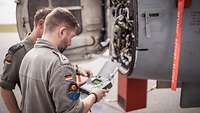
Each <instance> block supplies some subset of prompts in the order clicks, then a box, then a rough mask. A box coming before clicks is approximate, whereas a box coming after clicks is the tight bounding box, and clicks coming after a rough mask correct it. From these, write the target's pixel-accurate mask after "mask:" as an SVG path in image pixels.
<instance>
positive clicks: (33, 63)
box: [19, 8, 106, 113]
mask: <svg viewBox="0 0 200 113" xmlns="http://www.w3.org/2000/svg"><path fill="white" fill-rule="evenodd" d="M77 28H79V26H78V23H77V20H76V19H75V17H74V16H73V15H72V14H71V13H70V12H69V11H68V10H66V9H64V8H56V9H54V10H53V11H52V12H51V13H50V14H49V15H48V16H47V17H46V20H45V24H44V34H43V36H42V39H40V40H38V41H37V42H36V44H35V46H34V48H33V49H32V50H30V51H29V52H28V53H27V54H26V55H25V57H24V59H23V61H22V64H21V67H20V71H19V76H20V84H21V89H22V113H87V112H88V111H89V110H90V108H91V107H92V105H93V104H94V103H95V102H97V101H99V100H100V99H101V98H102V97H103V96H105V93H106V91H105V90H98V89H96V90H94V91H92V93H91V94H90V95H89V96H88V97H86V98H85V99H84V100H80V99H79V96H80V92H79V87H78V85H77V84H76V83H75V81H74V80H66V79H65V77H66V75H72V76H74V75H75V74H76V72H75V69H74V67H73V66H72V65H71V64H70V62H69V60H68V59H67V57H65V56H64V55H62V54H61V53H60V52H59V49H61V48H66V47H68V46H69V45H70V44H71V39H72V38H73V37H74V36H75V35H76V30H77Z"/></svg>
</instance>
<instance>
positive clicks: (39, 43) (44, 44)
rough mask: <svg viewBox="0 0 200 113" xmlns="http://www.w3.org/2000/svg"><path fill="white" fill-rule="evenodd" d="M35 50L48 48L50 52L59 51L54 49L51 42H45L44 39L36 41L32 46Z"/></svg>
mask: <svg viewBox="0 0 200 113" xmlns="http://www.w3.org/2000/svg"><path fill="white" fill-rule="evenodd" d="M34 47H35V48H40V47H45V48H49V49H52V50H55V51H57V52H59V50H58V49H57V48H55V47H54V46H53V45H52V44H51V42H49V41H48V40H45V39H38V40H37V41H36V44H35V45H34Z"/></svg>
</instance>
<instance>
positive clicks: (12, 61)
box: [0, 8, 51, 113]
mask: <svg viewBox="0 0 200 113" xmlns="http://www.w3.org/2000/svg"><path fill="white" fill-rule="evenodd" d="M50 12H51V9H48V8H44V9H40V10H38V11H37V12H36V14H35V16H34V29H33V32H31V34H29V35H27V37H26V38H25V40H23V41H21V42H20V43H18V44H15V45H13V46H12V47H10V48H9V50H8V52H7V54H6V56H5V59H4V67H3V73H2V74H1V79H0V87H1V96H2V98H3V100H4V103H5V104H6V107H7V108H8V110H9V112H10V113H20V109H19V107H18V105H17V101H16V98H15V95H14V93H13V91H12V90H13V89H15V86H16V84H17V85H18V86H19V87H20V83H19V69H20V65H21V61H22V59H23V57H24V55H25V54H26V53H27V52H28V51H29V50H30V49H32V48H33V45H34V43H35V41H36V40H37V38H41V37H42V33H43V23H44V19H45V17H46V16H47V14H49V13H50Z"/></svg>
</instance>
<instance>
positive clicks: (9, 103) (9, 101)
mask: <svg viewBox="0 0 200 113" xmlns="http://www.w3.org/2000/svg"><path fill="white" fill-rule="evenodd" d="M1 96H2V98H3V100H4V103H5V105H6V107H7V108H8V110H9V112H10V113H21V112H20V109H19V107H18V104H17V100H16V98H15V95H14V93H13V91H12V90H6V89H3V88H1Z"/></svg>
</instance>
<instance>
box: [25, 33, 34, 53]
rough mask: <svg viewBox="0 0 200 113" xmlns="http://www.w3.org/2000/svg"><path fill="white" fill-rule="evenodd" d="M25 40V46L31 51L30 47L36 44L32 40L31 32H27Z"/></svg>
mask: <svg viewBox="0 0 200 113" xmlns="http://www.w3.org/2000/svg"><path fill="white" fill-rule="evenodd" d="M23 42H24V47H25V49H26V50H27V51H29V50H30V49H32V48H33V46H34V43H33V41H32V40H31V36H30V34H27V36H26V38H25V39H24V40H23Z"/></svg>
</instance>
